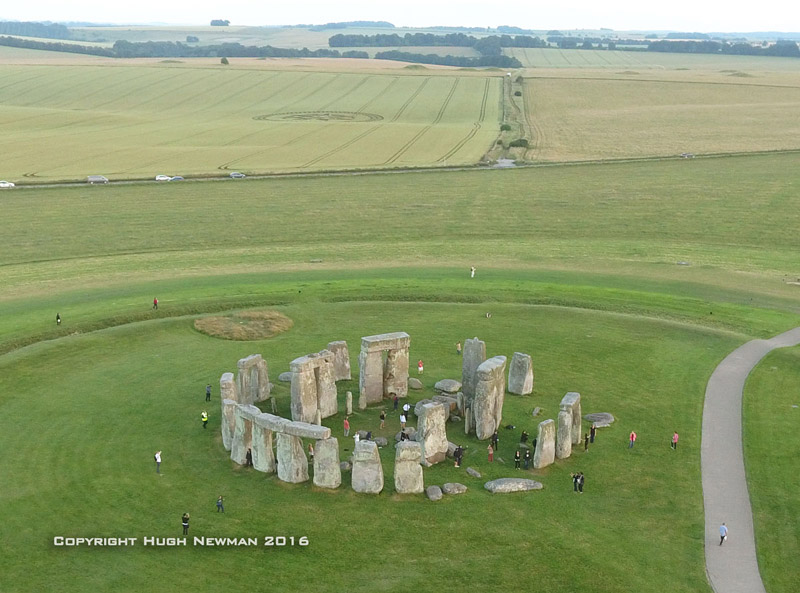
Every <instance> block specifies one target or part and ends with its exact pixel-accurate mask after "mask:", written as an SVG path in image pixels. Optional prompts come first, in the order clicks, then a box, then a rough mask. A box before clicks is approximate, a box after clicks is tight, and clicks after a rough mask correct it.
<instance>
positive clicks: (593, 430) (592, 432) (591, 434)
mask: <svg viewBox="0 0 800 593" xmlns="http://www.w3.org/2000/svg"><path fill="white" fill-rule="evenodd" d="M596 434H597V426H596V425H595V424H594V423H592V427H591V428H590V429H589V442H590V443H593V442H594V437H595V435H596Z"/></svg>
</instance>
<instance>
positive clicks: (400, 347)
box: [358, 332, 411, 405]
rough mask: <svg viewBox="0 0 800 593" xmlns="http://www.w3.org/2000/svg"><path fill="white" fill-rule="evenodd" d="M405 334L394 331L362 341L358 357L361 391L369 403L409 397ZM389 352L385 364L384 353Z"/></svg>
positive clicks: (406, 336) (364, 338) (407, 336)
mask: <svg viewBox="0 0 800 593" xmlns="http://www.w3.org/2000/svg"><path fill="white" fill-rule="evenodd" d="M410 343H411V338H410V337H409V335H408V334H407V333H406V332H394V333H388V334H379V335H375V336H366V337H363V338H361V353H360V354H359V355H358V366H359V376H358V388H359V391H360V392H361V394H362V395H363V396H364V398H365V399H366V402H367V404H368V405H369V404H374V403H378V402H380V401H381V400H382V399H383V398H384V397H392V396H393V395H397V397H406V395H408V347H409V345H410ZM384 352H386V362H384V360H383V353H384Z"/></svg>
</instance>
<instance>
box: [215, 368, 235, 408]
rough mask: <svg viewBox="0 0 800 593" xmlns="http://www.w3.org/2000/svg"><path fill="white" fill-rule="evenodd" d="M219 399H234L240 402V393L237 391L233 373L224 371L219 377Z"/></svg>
mask: <svg viewBox="0 0 800 593" xmlns="http://www.w3.org/2000/svg"><path fill="white" fill-rule="evenodd" d="M219 399H220V400H221V401H225V400H226V399H232V400H233V401H235V402H237V403H238V402H239V394H238V393H236V382H235V379H234V378H233V373H223V374H222V377H220V378H219Z"/></svg>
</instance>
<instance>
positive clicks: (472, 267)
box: [469, 266, 475, 278]
mask: <svg viewBox="0 0 800 593" xmlns="http://www.w3.org/2000/svg"><path fill="white" fill-rule="evenodd" d="M469 277H470V278H474V277H475V266H470V268H469Z"/></svg>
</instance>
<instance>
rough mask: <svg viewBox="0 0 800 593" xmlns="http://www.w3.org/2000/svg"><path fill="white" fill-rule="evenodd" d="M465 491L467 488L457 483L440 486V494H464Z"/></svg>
mask: <svg viewBox="0 0 800 593" xmlns="http://www.w3.org/2000/svg"><path fill="white" fill-rule="evenodd" d="M466 491H467V487H466V486H464V484H459V483H458V482H447V483H446V484H444V485H443V486H442V492H444V493H445V494H464V493H465V492H466Z"/></svg>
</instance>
